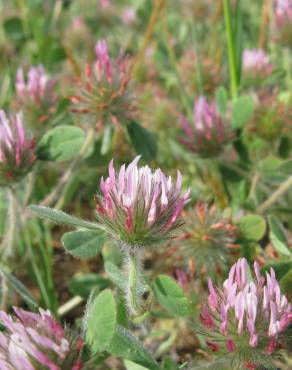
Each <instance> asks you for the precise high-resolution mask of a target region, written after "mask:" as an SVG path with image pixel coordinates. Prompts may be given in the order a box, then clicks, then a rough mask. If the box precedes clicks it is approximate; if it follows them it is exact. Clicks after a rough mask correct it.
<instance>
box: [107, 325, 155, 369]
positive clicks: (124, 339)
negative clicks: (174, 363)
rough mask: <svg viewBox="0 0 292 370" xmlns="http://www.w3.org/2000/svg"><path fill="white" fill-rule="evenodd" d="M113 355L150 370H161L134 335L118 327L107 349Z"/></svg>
mask: <svg viewBox="0 0 292 370" xmlns="http://www.w3.org/2000/svg"><path fill="white" fill-rule="evenodd" d="M107 350H108V351H109V352H110V353H111V354H113V355H115V356H118V357H121V358H122V359H126V360H130V361H132V362H135V363H137V364H138V365H141V366H144V367H146V369H149V370H160V368H159V366H158V365H157V363H156V361H155V360H154V359H153V357H152V356H151V354H150V353H149V352H148V351H147V349H146V348H144V347H143V345H142V344H141V343H140V342H139V341H138V339H137V338H136V337H134V336H133V334H132V333H131V332H130V331H129V330H127V329H126V328H124V327H123V326H120V325H117V327H116V332H115V335H114V337H113V339H112V341H111V343H110V345H109V347H108V349H107Z"/></svg>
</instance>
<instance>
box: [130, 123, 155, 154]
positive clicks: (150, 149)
mask: <svg viewBox="0 0 292 370" xmlns="http://www.w3.org/2000/svg"><path fill="white" fill-rule="evenodd" d="M127 128H128V133H129V136H130V139H131V141H132V144H133V147H134V149H135V150H136V152H137V153H138V154H141V155H142V157H143V158H144V159H145V160H151V159H153V158H155V157H156V154H157V143H156V139H155V136H154V135H153V134H152V132H150V131H148V130H147V129H146V128H145V127H143V126H141V125H139V124H138V123H137V122H135V121H132V122H130V123H129V124H128V126H127Z"/></svg>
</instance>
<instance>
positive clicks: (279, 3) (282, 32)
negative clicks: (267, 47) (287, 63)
mask: <svg viewBox="0 0 292 370" xmlns="http://www.w3.org/2000/svg"><path fill="white" fill-rule="evenodd" d="M274 20H275V32H276V40H278V41H279V42H280V43H282V44H284V45H287V46H290V47H291V45H292V1H291V0H274Z"/></svg>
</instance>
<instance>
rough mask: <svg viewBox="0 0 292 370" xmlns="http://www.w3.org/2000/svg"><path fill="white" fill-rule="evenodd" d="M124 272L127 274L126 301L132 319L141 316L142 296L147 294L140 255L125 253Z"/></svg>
mask: <svg viewBox="0 0 292 370" xmlns="http://www.w3.org/2000/svg"><path fill="white" fill-rule="evenodd" d="M124 264H125V270H126V272H127V278H128V280H127V286H126V291H125V293H126V301H127V306H128V310H129V313H130V315H131V316H132V317H134V318H135V317H136V318H137V317H138V316H141V315H142V314H143V310H144V308H143V297H142V296H143V294H144V293H145V292H147V290H148V289H147V288H148V287H146V284H145V280H144V277H143V267H142V261H141V254H140V253H139V252H137V251H135V252H132V251H125V256H124Z"/></svg>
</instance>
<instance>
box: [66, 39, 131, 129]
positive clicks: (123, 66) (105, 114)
mask: <svg viewBox="0 0 292 370" xmlns="http://www.w3.org/2000/svg"><path fill="white" fill-rule="evenodd" d="M95 52H96V61H95V62H94V63H93V64H90V63H87V64H86V65H85V68H84V72H83V73H82V75H81V76H80V77H79V78H78V79H77V81H76V82H75V83H74V91H73V94H72V96H71V102H72V111H73V112H75V113H79V114H82V115H84V118H85V119H86V121H89V123H91V124H95V125H96V127H97V128H104V126H105V125H107V124H112V125H115V126H119V125H120V124H121V123H124V122H127V121H129V120H130V119H131V118H132V115H133V112H134V106H133V104H132V97H131V96H130V89H129V82H130V69H129V60H128V58H127V57H123V56H121V57H119V58H118V59H116V60H113V59H111V58H110V56H109V53H108V45H107V42H106V41H105V40H100V41H98V43H97V44H96V47H95Z"/></svg>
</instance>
